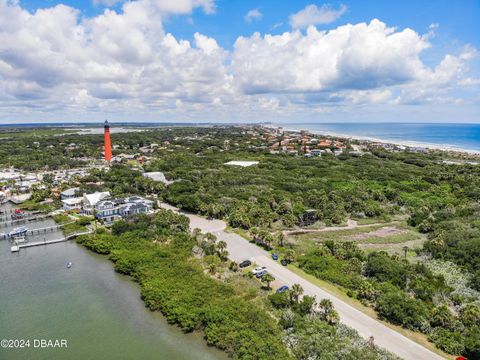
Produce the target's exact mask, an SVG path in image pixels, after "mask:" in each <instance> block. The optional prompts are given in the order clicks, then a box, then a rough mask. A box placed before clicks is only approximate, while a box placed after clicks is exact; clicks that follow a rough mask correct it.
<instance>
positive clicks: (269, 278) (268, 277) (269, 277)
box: [262, 273, 275, 289]
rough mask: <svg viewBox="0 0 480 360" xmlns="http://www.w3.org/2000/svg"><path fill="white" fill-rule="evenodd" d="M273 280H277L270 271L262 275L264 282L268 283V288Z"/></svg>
mask: <svg viewBox="0 0 480 360" xmlns="http://www.w3.org/2000/svg"><path fill="white" fill-rule="evenodd" d="M273 281H275V278H274V277H273V275H272V274H270V273H266V274H265V275H263V277H262V282H264V283H267V289H270V283H271V282H273Z"/></svg>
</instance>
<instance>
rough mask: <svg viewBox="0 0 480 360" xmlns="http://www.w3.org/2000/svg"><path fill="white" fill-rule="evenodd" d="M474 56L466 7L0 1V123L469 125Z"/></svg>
mask: <svg viewBox="0 0 480 360" xmlns="http://www.w3.org/2000/svg"><path fill="white" fill-rule="evenodd" d="M63 5H66V6H63ZM2 7H3V11H2ZM37 10H38V11H37ZM249 12H250V15H251V16H250V17H249V16H248V14H249ZM1 13H3V14H4V17H3V18H2V15H1ZM373 19H378V21H373V22H372V20H373ZM362 23H364V24H363V25H362ZM347 24H350V25H347ZM309 27H310V28H309ZM255 33H258V35H255ZM25 34H28V35H25ZM2 39H4V40H5V41H3V42H2V41H1V40H2ZM186 41H187V42H186ZM478 49H480V2H479V1H458V2H454V3H453V2H451V1H401V2H400V1H397V2H393V1H342V2H337V1H332V2H318V1H279V0H276V1H273V0H268V1H252V0H229V1H228V0H218V1H215V0H175V1H172V0H138V1H134V2H130V3H125V2H122V1H116V0H92V1H74V0H62V1H53V0H49V1H39V0H26V1H25V0H24V1H19V2H18V3H17V2H14V1H10V0H0V122H9V121H17V120H18V121H36V120H37V119H42V120H51V121H74V120H77V119H78V120H81V121H85V120H90V119H92V120H96V119H97V118H103V117H104V116H105V114H108V115H109V116H110V117H113V118H117V119H118V120H132V121H135V120H142V121H155V120H158V121H183V120H185V121H203V120H205V121H223V122H228V121H232V122H239V121H260V120H272V121H422V122H425V121H432V122H435V121H442V122H480V118H479V114H480V111H479V103H480V95H479V89H480V85H479V84H480V65H479V54H478ZM35 51H36V52H37V53H39V54H41V55H40V56H38V57H34V56H33V55H32V54H31V52H35Z"/></svg>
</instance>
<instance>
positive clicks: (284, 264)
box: [280, 259, 288, 266]
mask: <svg viewBox="0 0 480 360" xmlns="http://www.w3.org/2000/svg"><path fill="white" fill-rule="evenodd" d="M280 264H282V265H283V266H287V265H288V261H287V260H285V259H282V261H280Z"/></svg>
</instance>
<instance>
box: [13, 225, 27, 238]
mask: <svg viewBox="0 0 480 360" xmlns="http://www.w3.org/2000/svg"><path fill="white" fill-rule="evenodd" d="M27 231H28V228H27V227H26V226H20V227H18V228H15V229H13V230H12V231H10V232H9V233H8V236H10V237H15V236H21V235H26V234H27Z"/></svg>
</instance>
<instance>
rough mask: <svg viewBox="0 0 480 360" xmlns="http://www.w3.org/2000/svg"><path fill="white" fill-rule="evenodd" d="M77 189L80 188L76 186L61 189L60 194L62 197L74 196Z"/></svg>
mask: <svg viewBox="0 0 480 360" xmlns="http://www.w3.org/2000/svg"><path fill="white" fill-rule="evenodd" d="M78 190H80V188H78V187H75V188H70V189H67V190H64V191H62V193H61V194H60V195H61V196H62V199H69V198H74V197H75V193H76V192H77V191H78Z"/></svg>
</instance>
